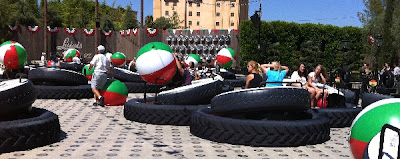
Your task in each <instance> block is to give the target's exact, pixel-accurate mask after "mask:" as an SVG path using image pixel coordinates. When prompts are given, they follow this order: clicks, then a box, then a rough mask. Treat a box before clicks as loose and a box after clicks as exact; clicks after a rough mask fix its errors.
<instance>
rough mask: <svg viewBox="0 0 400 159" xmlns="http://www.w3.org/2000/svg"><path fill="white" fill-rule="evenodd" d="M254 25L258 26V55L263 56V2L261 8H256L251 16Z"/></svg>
mask: <svg viewBox="0 0 400 159" xmlns="http://www.w3.org/2000/svg"><path fill="white" fill-rule="evenodd" d="M250 19H251V21H252V23H253V25H254V27H256V26H258V47H257V48H258V57H259V59H260V58H261V55H260V54H261V4H260V10H256V11H255V12H254V14H253V15H252V16H251V17H250Z"/></svg>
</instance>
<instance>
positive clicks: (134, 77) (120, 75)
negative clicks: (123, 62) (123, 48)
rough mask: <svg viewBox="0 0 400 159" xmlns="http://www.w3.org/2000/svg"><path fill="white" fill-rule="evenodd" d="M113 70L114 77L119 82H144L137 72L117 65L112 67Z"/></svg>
mask: <svg viewBox="0 0 400 159" xmlns="http://www.w3.org/2000/svg"><path fill="white" fill-rule="evenodd" d="M113 71H114V78H116V79H118V80H120V81H121V82H138V83H141V82H144V81H143V79H142V77H140V76H139V74H138V73H136V72H131V71H129V70H126V69H122V68H117V67H114V68H113Z"/></svg>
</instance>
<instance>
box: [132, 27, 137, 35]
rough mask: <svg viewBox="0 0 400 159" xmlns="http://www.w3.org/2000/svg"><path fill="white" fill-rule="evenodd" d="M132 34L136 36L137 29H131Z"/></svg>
mask: <svg viewBox="0 0 400 159" xmlns="http://www.w3.org/2000/svg"><path fill="white" fill-rule="evenodd" d="M132 32H133V36H136V35H137V33H138V29H137V28H133V29H132Z"/></svg>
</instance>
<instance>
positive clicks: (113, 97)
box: [100, 79, 128, 106]
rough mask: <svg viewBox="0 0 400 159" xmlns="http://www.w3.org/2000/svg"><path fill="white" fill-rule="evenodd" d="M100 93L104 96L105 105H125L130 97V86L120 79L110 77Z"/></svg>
mask: <svg viewBox="0 0 400 159" xmlns="http://www.w3.org/2000/svg"><path fill="white" fill-rule="evenodd" d="M100 94H101V96H103V97H104V104H105V105H108V106H116V105H124V104H125V102H126V98H127V97H128V88H126V86H125V84H124V83H122V82H121V81H119V80H113V79H108V80H107V82H106V84H105V85H104V86H103V88H102V89H101V91H100Z"/></svg>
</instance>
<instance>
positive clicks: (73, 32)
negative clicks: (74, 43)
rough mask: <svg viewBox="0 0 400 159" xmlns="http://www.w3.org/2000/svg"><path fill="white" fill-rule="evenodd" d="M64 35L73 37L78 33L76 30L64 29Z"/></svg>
mask: <svg viewBox="0 0 400 159" xmlns="http://www.w3.org/2000/svg"><path fill="white" fill-rule="evenodd" d="M64 31H65V33H67V34H68V35H74V34H76V33H77V32H78V29H77V28H64Z"/></svg>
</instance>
